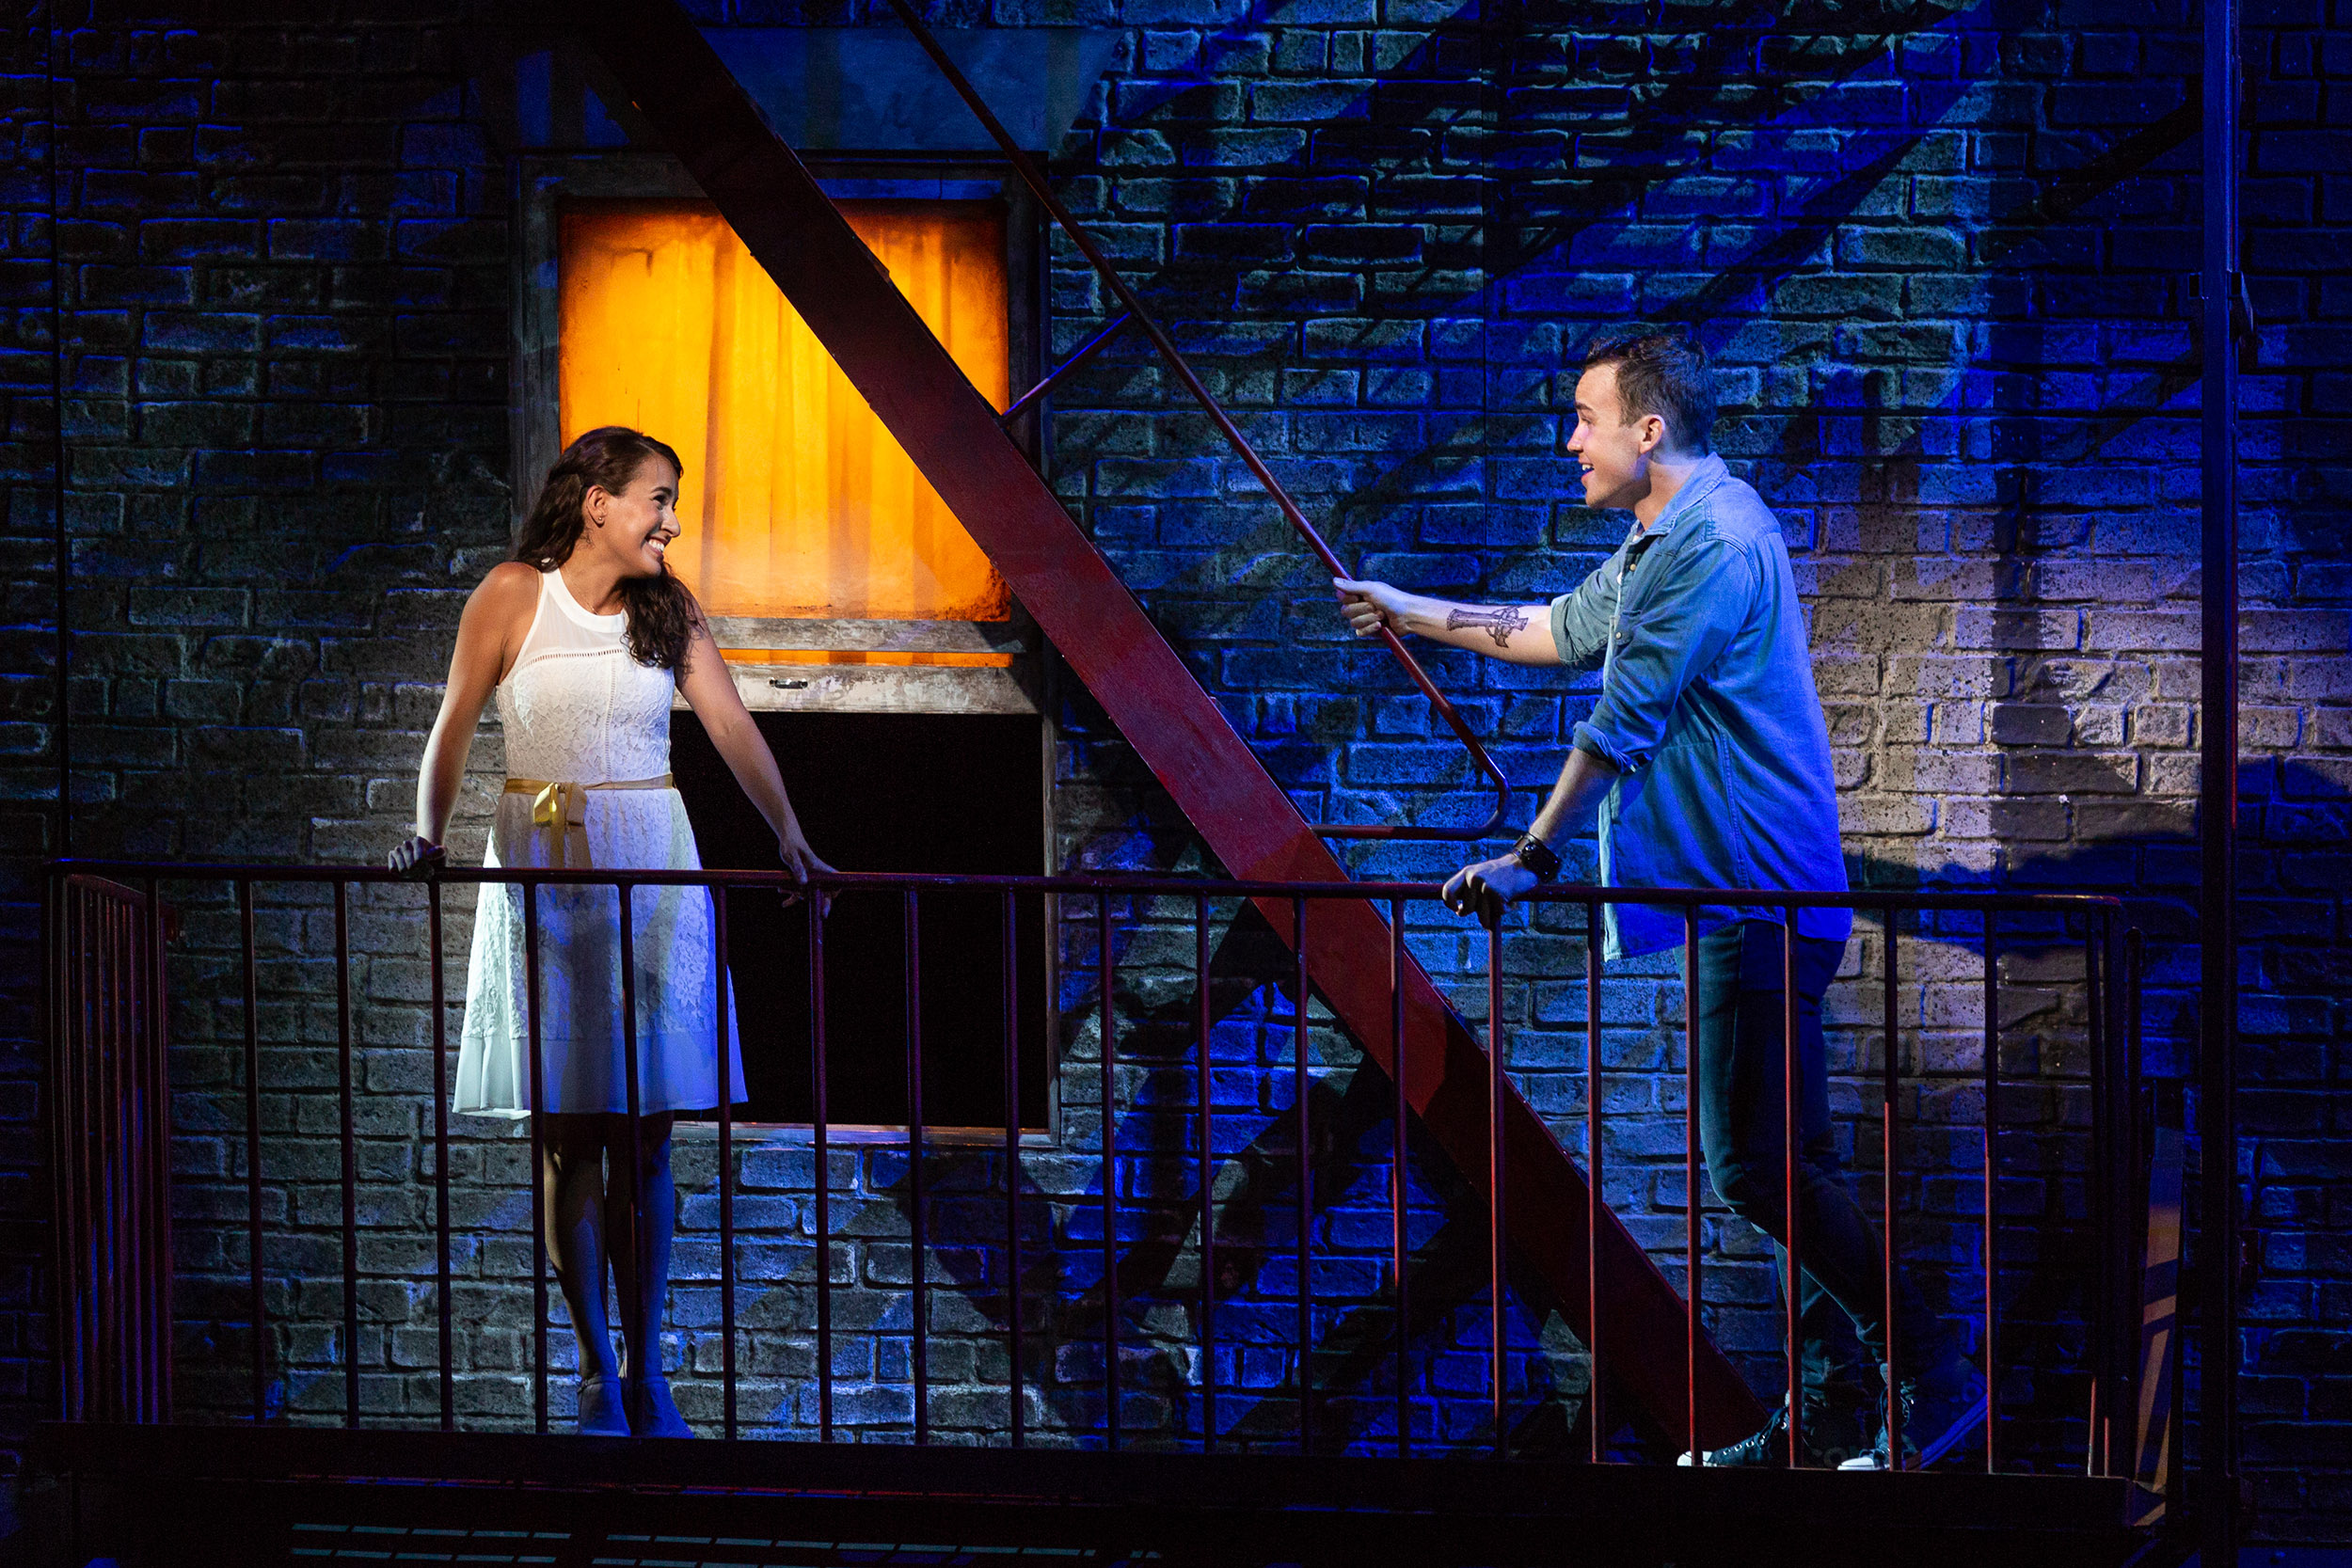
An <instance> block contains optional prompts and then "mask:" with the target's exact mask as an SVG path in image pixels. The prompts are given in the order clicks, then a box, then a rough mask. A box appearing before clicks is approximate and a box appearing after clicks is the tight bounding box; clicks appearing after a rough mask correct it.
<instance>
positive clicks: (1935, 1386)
mask: <svg viewBox="0 0 2352 1568" xmlns="http://www.w3.org/2000/svg"><path fill="white" fill-rule="evenodd" d="M1895 1397H1896V1399H1897V1400H1898V1401H1899V1402H1900V1406H1901V1410H1902V1418H1903V1423H1902V1425H1903V1458H1902V1467H1903V1468H1904V1469H1906V1470H1924V1469H1926V1468H1927V1467H1928V1466H1930V1465H1934V1464H1936V1463H1938V1462H1939V1461H1941V1460H1943V1459H1946V1458H1947V1457H1949V1456H1950V1455H1951V1454H1952V1452H1953V1451H1954V1450H1956V1449H1959V1447H1960V1446H1961V1445H1962V1444H1963V1443H1964V1442H1966V1441H1967V1440H1968V1437H1969V1435H1970V1434H1971V1433H1975V1432H1977V1431H1978V1430H1979V1429H1980V1428H1981V1427H1982V1425H1983V1424H1984V1418H1985V1412H1986V1410H1987V1409H1988V1408H1989V1405H1988V1402H1987V1401H1986V1399H1985V1394H1984V1384H1983V1380H1982V1379H1981V1378H1979V1377H1978V1376H1977V1372H1976V1369H1975V1368H1973V1367H1971V1366H1969V1365H1968V1364H1967V1363H1966V1362H1964V1361H1962V1360H1960V1359H1958V1358H1957V1357H1955V1358H1953V1359H1950V1360H1947V1361H1945V1362H1944V1363H1942V1364H1941V1365H1939V1366H1938V1367H1936V1368H1935V1369H1934V1370H1932V1371H1930V1372H1928V1373H1926V1374H1925V1375H1923V1376H1918V1377H1906V1378H1904V1379H1902V1380H1901V1381H1900V1382H1899V1383H1898V1384H1897V1385H1896V1386H1895ZM1837 1467H1838V1468H1839V1469H1841V1470H1885V1469H1890V1468H1892V1467H1893V1463H1892V1459H1891V1456H1890V1455H1889V1453H1888V1444H1887V1441H1886V1418H1885V1413H1884V1411H1883V1410H1882V1411H1881V1413H1880V1417H1879V1434H1878V1441H1877V1442H1876V1443H1874V1444H1873V1445H1872V1446H1871V1449H1870V1451H1869V1452H1868V1453H1867V1454H1864V1455H1862V1456H1861V1457H1859V1458H1856V1459H1849V1460H1847V1461H1846V1462H1845V1463H1844V1464H1843V1465H1839V1466H1837Z"/></svg>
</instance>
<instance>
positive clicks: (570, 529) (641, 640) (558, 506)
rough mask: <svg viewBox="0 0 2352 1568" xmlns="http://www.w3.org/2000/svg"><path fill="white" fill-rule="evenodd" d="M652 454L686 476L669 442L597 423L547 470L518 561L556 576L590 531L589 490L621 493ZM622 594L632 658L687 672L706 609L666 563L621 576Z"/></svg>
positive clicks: (525, 526) (626, 642)
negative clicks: (644, 573)
mask: <svg viewBox="0 0 2352 1568" xmlns="http://www.w3.org/2000/svg"><path fill="white" fill-rule="evenodd" d="M649 457H660V458H665V459H667V460H668V462H669V465H670V467H673V468H675V469H676V470H677V471H678V472H679V473H680V474H683V473H685V471H686V465H684V464H683V463H680V462H679V461H678V458H677V453H676V452H675V451H672V450H671V448H670V445H669V443H668V442H666V441H657V440H655V439H654V438H653V437H652V436H647V435H645V434H644V432H642V431H635V430H631V429H629V428H628V426H626V425H617V424H608V425H600V426H598V427H597V428H596V429H595V430H592V431H590V432H588V434H586V435H585V436H581V437H580V439H579V440H577V441H574V442H573V443H572V444H571V445H570V446H568V447H565V448H564V455H563V456H561V457H559V458H557V459H556V460H555V467H552V468H549V469H548V482H547V483H545V484H543V485H541V486H540V487H539V499H538V500H537V501H535V502H534V503H532V508H531V517H530V519H529V520H528V521H527V522H525V523H524V524H523V533H522V537H521V538H520V539H517V540H516V542H515V559H516V560H517V561H521V562H528V563H529V564H531V565H532V566H535V567H537V568H538V569H539V570H540V571H542V572H552V571H554V570H555V569H556V568H557V567H558V566H561V565H563V564H564V562H566V561H568V560H570V559H571V555H572V550H573V548H574V547H575V546H578V545H579V543H580V532H581V531H582V530H584V529H585V528H586V527H587V526H588V518H587V514H586V513H585V512H583V511H582V510H581V508H582V505H583V504H584V503H585V502H586V501H587V499H588V487H589V486H590V485H592V484H595V485H602V486H603V487H604V488H605V489H606V490H607V491H608V492H610V493H611V494H612V495H615V496H617V495H619V494H620V493H621V492H623V491H624V490H627V489H628V487H629V485H630V484H632V483H635V482H636V479H637V471H638V470H639V469H640V468H642V467H644V466H645V460H646V459H647V458H649ZM620 590H621V605H622V608H623V610H625V611H626V612H627V614H628V626H627V628H626V629H625V630H624V631H623V632H622V633H621V641H622V643H623V645H625V646H626V647H627V648H628V652H629V657H631V658H634V659H635V660H636V661H637V662H638V663H640V664H650V665H653V666H655V667H656V668H658V669H662V670H670V671H675V673H678V674H681V675H682V674H684V673H686V655H687V650H688V649H689V648H691V646H692V645H693V641H694V628H695V627H696V626H700V625H701V624H702V618H703V612H702V606H700V605H698V604H696V603H695V602H694V595H693V594H691V592H689V591H688V589H687V586H686V584H684V583H682V582H680V581H678V579H677V578H675V577H672V576H671V575H670V568H669V567H668V566H667V565H666V564H665V565H664V566H663V567H662V568H661V571H660V575H659V576H657V577H649V578H622V579H621V584H620Z"/></svg>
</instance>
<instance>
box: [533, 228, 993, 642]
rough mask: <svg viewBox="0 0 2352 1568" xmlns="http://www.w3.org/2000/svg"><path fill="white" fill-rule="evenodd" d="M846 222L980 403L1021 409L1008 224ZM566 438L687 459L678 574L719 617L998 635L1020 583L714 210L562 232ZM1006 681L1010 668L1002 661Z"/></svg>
mask: <svg viewBox="0 0 2352 1568" xmlns="http://www.w3.org/2000/svg"><path fill="white" fill-rule="evenodd" d="M840 207H841V211H842V214H843V215H844V216H845V217H847V218H848V219H849V221H850V227H851V228H852V229H854V230H856V231H857V233H858V237H859V238H861V239H863V240H864V241H865V242H866V245H867V246H868V247H870V248H871V249H872V250H873V252H874V254H875V255H876V256H877V257H878V258H880V259H881V261H882V264H883V265H884V266H885V267H886V268H888V269H889V273H890V277H891V281H892V282H894V283H896V284H897V285H898V291H899V293H903V294H904V295H905V296H906V297H907V299H908V301H909V302H910V303H911V304H913V305H914V309H915V312H916V313H917V314H918V315H920V316H921V317H922V318H923V321H924V323H925V324H926V325H929V326H930V329H931V331H932V332H933V333H934V334H935V335H936V336H937V337H938V338H939V340H940V341H941V342H942V343H943V344H944V345H946V349H947V352H948V353H949V355H951V356H953V357H954V359H955V361H956V363H957V364H958V365H959V366H961V368H962V370H963V373H964V374H965V375H966V376H968V377H969V378H970V379H971V381H972V384H973V386H974V387H976V388H978V390H979V391H980V393H981V395H982V396H984V397H986V398H987V399H988V400H989V401H990V402H991V403H992V404H994V405H995V406H996V407H998V408H1002V407H1004V406H1005V403H1006V400H1007V397H1008V395H1009V388H1008V382H1009V359H1008V351H1009V344H1008V332H1009V326H1008V321H1007V309H1006V292H1005V290H1006V269H1005V229H1004V217H1003V214H1002V211H1001V209H999V208H997V207H996V206H995V205H994V204H993V203H987V202H963V201H844V202H842V203H840ZM561 246H562V248H561V251H560V253H559V261H558V265H559V268H560V271H559V278H558V293H559V309H560V312H561V316H560V321H561V331H562V339H561V343H562V348H561V356H560V369H559V377H560V385H561V389H562V414H561V420H562V425H563V436H564V441H565V442H566V443H568V442H570V441H571V440H572V438H573V437H575V436H578V435H580V433H581V432H582V431H586V430H592V429H594V428H596V426H597V425H603V424H623V425H630V426H633V427H635V428H636V429H639V430H643V431H644V432H646V433H647V434H648V435H652V436H659V437H660V438H661V439H662V440H664V441H667V442H669V443H670V444H671V445H672V446H674V447H675V448H676V449H677V451H678V456H679V457H680V459H681V460H682V461H683V462H684V463H685V465H686V473H685V476H684V478H683V480H682V481H681V483H680V484H679V487H678V488H679V495H678V505H677V511H678V516H679V519H680V520H681V521H682V522H683V523H684V525H685V531H684V534H683V536H682V537H681V538H680V539H679V540H678V542H677V544H676V545H675V546H672V547H671V550H670V563H671V567H672V569H673V570H675V572H676V573H677V574H678V575H679V576H680V577H681V578H684V579H685V580H686V582H687V584H688V586H690V587H691V588H692V589H693V590H694V592H695V594H697V595H698V596H699V597H700V598H701V600H702V602H703V604H704V606H705V608H706V609H707V610H709V611H710V613H712V614H713V615H726V616H746V617H755V618H761V619H784V620H790V619H806V618H823V619H855V620H961V621H995V620H1001V619H1003V618H1004V617H1005V616H1006V615H1007V614H1008V613H1009V606H1010V600H1009V595H1008V594H1007V591H1006V587H1005V582H1004V579H1003V578H1001V577H999V576H997V574H996V572H995V569H994V568H993V566H992V565H991V564H990V562H989V560H988V557H987V556H986V555H984V554H983V553H981V550H980V548H979V546H977V545H976V544H974V543H973V542H972V536H971V535H970V534H969V533H967V532H965V531H964V530H963V526H962V525H961V523H959V522H958V521H957V520H956V518H955V516H954V515H953V514H952V513H950V512H949V511H948V510H947V508H946V504H945V503H944V502H943V501H941V500H940V499H939V496H938V493H937V492H935V491H934V490H932V488H931V487H930V484H929V483H926V482H925V481H924V479H923V476H922V475H921V474H919V473H917V472H916V471H915V468H914V463H913V462H911V461H910V460H909V459H908V457H907V455H906V452H905V451H904V450H903V449H901V448H900V447H899V445H898V442H897V441H896V440H895V439H893V438H892V436H891V435H890V433H889V432H888V431H887V430H884V429H883V428H882V421H881V420H877V419H876V418H875V417H874V414H873V410H872V409H870V408H868V407H867V406H866V400H865V399H864V398H862V397H860V396H859V395H858V392H857V389H856V388H853V387H852V386H850V381H849V378H848V377H847V376H845V375H843V374H842V373H841V371H840V369H839V367H837V366H836V365H834V361H833V356H831V355H829V354H827V353H826V352H825V350H824V347H823V345H822V344H820V343H818V341H817V338H816V336H815V334H813V333H811V332H810V331H809V329H808V327H807V325H805V324H804V323H803V322H802V320H801V318H800V315H799V313H798V312H796V311H795V310H794V309H792V307H791V306H790V305H789V304H787V303H786V301H785V298H784V295H783V294H782V293H780V292H779V291H778V290H777V288H776V286H775V284H774V283H773V282H772V281H771V280H770V278H769V277H768V274H767V273H766V272H765V271H764V270H763V269H762V268H761V267H760V265H759V263H758V262H757V261H754V260H753V259H752V255H751V253H750V251H748V250H746V249H745V248H744V246H743V243H742V242H741V241H740V240H739V239H737V238H736V236H735V231H734V230H732V229H730V228H728V227H727V224H726V221H725V220H724V219H723V218H722V217H720V216H719V214H718V212H717V211H716V209H714V208H712V207H711V206H709V205H708V204H707V203H702V202H685V201H660V202H644V201H639V202H612V203H601V204H597V205H593V206H581V207H578V208H573V209H568V210H566V211H565V212H564V214H563V219H562V237H561ZM991 661H992V662H994V660H991Z"/></svg>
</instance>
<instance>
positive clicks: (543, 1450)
mask: <svg viewBox="0 0 2352 1568" xmlns="http://www.w3.org/2000/svg"><path fill="white" fill-rule="evenodd" d="M2133 1491H2134V1489H2133V1488H2132V1487H2131V1485H2130V1483H2128V1482H2125V1481H2105V1480H2090V1479H2087V1478H2083V1477H2061V1476H1984V1475H1968V1474H1961V1473H1936V1474H1925V1475H1905V1476H1874V1475H1840V1474H1836V1473H1832V1472H1821V1471H1804V1472H1799V1473H1795V1474H1788V1473H1778V1472H1772V1471H1730V1470H1689V1469H1678V1468H1673V1467H1657V1466H1632V1465H1598V1466H1596V1465H1552V1464H1544V1465H1537V1464H1523V1463H1492V1462H1481V1461H1463V1460H1395V1459H1369V1458H1309V1457H1300V1456H1297V1455H1292V1454H1249V1455H1242V1454H1205V1455H1204V1454H1200V1453H1151V1452H1140V1453H1138V1452H1127V1453H1119V1454H1108V1453H1100V1452H1087V1451H1077V1450H1072V1449H1003V1448H987V1449H980V1448H957V1447H930V1448H924V1449H915V1448H912V1447H907V1446H903V1445H879V1444H878V1445H868V1446H856V1445H849V1444H836V1445H832V1446H824V1445H818V1444H804V1443H771V1442H745V1443H734V1444H727V1443H720V1442H682V1441H640V1440H635V1439H628V1438H576V1437H534V1436H528V1435H498V1434H483V1433H460V1434H445V1433H438V1432H389V1431H369V1432H347V1431H343V1430H341V1429H313V1428H262V1429H253V1428H240V1427H193V1426H178V1427H169V1426H159V1427H129V1426H112V1427H109V1426H98V1425H73V1424H50V1425H45V1426H43V1427H41V1428H40V1430H39V1432H38V1433H37V1435H36V1443H35V1453H34V1461H33V1474H32V1476H31V1477H30V1478H29V1479H28V1488H27V1497H28V1515H29V1516H30V1521H31V1523H32V1525H33V1528H34V1534H35V1538H36V1539H37V1540H38V1541H39V1542H40V1546H39V1548H38V1551H39V1555H38V1556H35V1557H33V1558H31V1559H29V1560H32V1561H40V1562H58V1563H67V1564H71V1565H72V1568H82V1565H83V1564H85V1563H87V1562H88V1561H89V1560H91V1559H92V1558H94V1557H112V1558H114V1559H115V1560H116V1561H117V1562H119V1564H121V1568H135V1565H146V1564H173V1565H178V1564H216V1563H217V1564H229V1563H236V1564H246V1563H315V1562H334V1561H343V1562H353V1561H371V1562H388V1561H389V1562H476V1563H500V1562H503V1563H537V1564H551V1565H560V1568H570V1565H573V1564H579V1565H581V1568H588V1565H596V1568H604V1565H615V1568H618V1565H631V1568H655V1565H660V1568H689V1565H717V1564H728V1565H731V1568H736V1565H739V1568H783V1565H797V1568H819V1565H832V1564H848V1563H865V1564H870V1563H1009V1562H1013V1561H1022V1562H1028V1561H1038V1562H1045V1561H1063V1562H1072V1563H1081V1564H1085V1565H1087V1568H1102V1565H1108V1564H1114V1563H1127V1562H1136V1563H1140V1562H1145V1561H1149V1562H1152V1563H1154V1564H1159V1565H1164V1568H1175V1565H1199V1568H1270V1565H1273V1564H1278V1563H1283V1564H1297V1565H1299V1568H1311V1565H1312V1568H1324V1565H1329V1568H1338V1565H1341V1564H1348V1565H1359V1564H1375V1563H1395V1564H1400V1565H1402V1564H1413V1565H1415V1568H1453V1565H1459V1568H1469V1565H1471V1564H1521V1563H1524V1564H1538V1563H1544V1564H1588V1563H1589V1564H1595V1565H1601V1564H1608V1565H1616V1564H1626V1565H1633V1564H1643V1565H1646V1568H1661V1565H1662V1564H1673V1565H1676V1568H1693V1565H1701V1564H1716V1563H1723V1564H1731V1563H1740V1564H1755V1563H1759V1562H1780V1561H1803V1562H1805V1563H1807V1564H1837V1563H1848V1562H1851V1563H1856V1564H1860V1563H1866V1562H1867V1563H1871V1564H1884V1565H1891V1568H1928V1565H1932V1564H1946V1563H1949V1564H1961V1563H1969V1564H2001V1565H2003V1568H2008V1565H2011V1564H2034V1563H2049V1564H2053V1565H2057V1564H2064V1565H2066V1568H2096V1565H2099V1564H2121V1563H2122V1562H2124V1561H2125V1560H2128V1559H2130V1558H2131V1557H2132V1556H2133V1554H2134V1553H2135V1552H2136V1551H2137V1550H2138V1549H2139V1548H2140V1547H2142V1546H2143V1545H2145V1544H2147V1543H2148V1539H2149V1538H2148V1537H2147V1536H2146V1535H2145V1534H2144V1533H2142V1532H2139V1531H2135V1530H2132V1529H2129V1528H2126V1526H2125V1524H2124V1520H2125V1518H2126V1511H2127V1510H2128V1509H2130V1508H2132V1507H2133V1506H2135V1498H2134V1496H2133Z"/></svg>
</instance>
